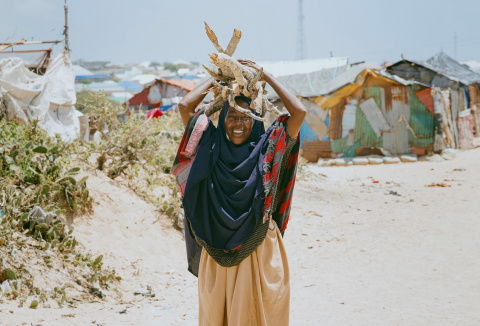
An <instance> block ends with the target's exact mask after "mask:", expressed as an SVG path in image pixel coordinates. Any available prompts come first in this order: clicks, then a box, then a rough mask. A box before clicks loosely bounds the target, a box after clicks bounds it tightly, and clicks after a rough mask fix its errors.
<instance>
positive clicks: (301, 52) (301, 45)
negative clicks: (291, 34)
mask: <svg viewBox="0 0 480 326" xmlns="http://www.w3.org/2000/svg"><path fill="white" fill-rule="evenodd" d="M296 59H297V60H303V59H305V39H304V35H303V0H298V27H297V55H296Z"/></svg>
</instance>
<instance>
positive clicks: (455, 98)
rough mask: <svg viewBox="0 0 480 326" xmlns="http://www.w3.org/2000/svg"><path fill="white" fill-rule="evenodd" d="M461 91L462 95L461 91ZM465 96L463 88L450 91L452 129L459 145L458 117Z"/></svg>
mask: <svg viewBox="0 0 480 326" xmlns="http://www.w3.org/2000/svg"><path fill="white" fill-rule="evenodd" d="M459 92H460V96H459V94H458V93H459ZM462 97H463V89H462V88H460V89H459V90H458V91H454V90H452V91H451V92H450V103H451V104H450V110H451V120H452V130H453V135H454V136H455V143H456V144H457V145H458V144H459V141H458V127H457V123H456V122H457V118H458V111H460V110H462V103H461V100H460V99H461V98H462Z"/></svg>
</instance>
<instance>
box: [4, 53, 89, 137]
mask: <svg viewBox="0 0 480 326" xmlns="http://www.w3.org/2000/svg"><path fill="white" fill-rule="evenodd" d="M74 80H75V76H74V73H73V68H72V64H71V60H70V57H69V55H68V52H66V51H63V52H61V53H60V54H59V55H57V57H56V58H55V59H54V60H53V61H51V62H50V64H49V65H48V68H47V70H46V72H45V74H44V75H43V76H40V75H37V74H35V73H33V72H32V71H30V70H28V69H27V68H26V67H25V65H24V62H23V61H22V60H21V59H20V58H12V57H11V58H6V59H3V60H0V99H1V101H0V103H2V102H3V103H4V104H5V106H6V112H7V118H8V119H9V120H13V121H15V122H16V123H18V124H20V125H23V126H25V125H27V124H28V123H29V122H31V121H33V120H37V121H38V125H39V126H40V127H41V128H43V129H45V130H46V131H47V132H48V134H49V135H50V136H54V135H55V134H60V135H61V137H62V139H63V140H65V141H71V140H73V139H75V138H77V137H78V136H79V134H80V123H79V119H78V116H77V111H76V110H75V107H74V105H75V103H76V95H75V87H74Z"/></svg>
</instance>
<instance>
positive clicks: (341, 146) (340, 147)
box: [330, 138, 348, 153]
mask: <svg viewBox="0 0 480 326" xmlns="http://www.w3.org/2000/svg"><path fill="white" fill-rule="evenodd" d="M330 144H331V146H332V152H333V153H345V152H346V151H347V150H348V146H347V138H340V139H332V140H331V141H330Z"/></svg>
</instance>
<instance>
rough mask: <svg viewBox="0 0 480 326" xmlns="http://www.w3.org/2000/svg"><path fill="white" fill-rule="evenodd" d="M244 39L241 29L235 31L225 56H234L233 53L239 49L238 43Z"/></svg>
mask: <svg viewBox="0 0 480 326" xmlns="http://www.w3.org/2000/svg"><path fill="white" fill-rule="evenodd" d="M241 37H242V32H241V31H240V30H239V29H236V28H235V29H234V30H233V36H232V39H231V40H230V43H228V46H227V49H226V50H225V54H226V55H229V56H232V55H233V53H234V52H235V49H236V48H237V45H238V42H240V38H241Z"/></svg>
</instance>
